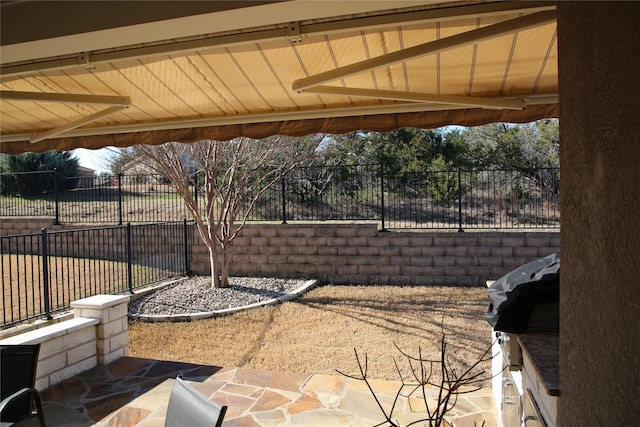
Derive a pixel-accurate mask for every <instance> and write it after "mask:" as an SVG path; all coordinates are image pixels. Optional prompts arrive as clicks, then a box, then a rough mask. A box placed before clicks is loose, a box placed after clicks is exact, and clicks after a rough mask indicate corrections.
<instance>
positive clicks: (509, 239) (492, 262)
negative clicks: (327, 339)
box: [191, 224, 560, 286]
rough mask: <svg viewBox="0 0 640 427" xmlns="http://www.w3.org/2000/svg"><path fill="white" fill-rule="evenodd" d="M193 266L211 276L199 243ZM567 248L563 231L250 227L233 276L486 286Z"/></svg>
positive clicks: (235, 251) (236, 252)
mask: <svg viewBox="0 0 640 427" xmlns="http://www.w3.org/2000/svg"><path fill="white" fill-rule="evenodd" d="M194 241H195V242H196V243H195V244H194V246H193V251H192V260H191V269H192V271H194V272H196V273H204V274H206V273H207V272H208V270H209V255H208V251H207V248H206V247H205V246H204V245H203V244H202V243H200V242H199V239H195V240H194ZM554 252H558V253H559V252H560V233H559V232H556V231H550V232H546V231H545V232H543V231H531V232H524V231H516V232H464V233H457V232H425V231H379V230H378V229H377V226H376V225H375V224H320V225H318V224H309V225H293V224H282V225H281V224H268V225H254V224H249V225H247V226H246V227H245V229H244V230H243V231H242V234H241V236H239V237H238V238H237V240H236V241H235V242H234V244H233V246H232V256H231V270H232V271H231V273H232V274H234V275H274V276H290V277H303V278H313V279H318V280H321V281H323V282H326V283H335V284H394V285H465V286H484V284H485V281H486V280H491V279H496V278H498V277H500V276H502V275H504V274H506V273H508V272H509V271H511V270H513V269H514V268H515V267H517V266H520V265H522V264H525V263H527V262H529V261H533V260H535V259H537V258H540V257H543V256H546V255H549V254H551V253H554Z"/></svg>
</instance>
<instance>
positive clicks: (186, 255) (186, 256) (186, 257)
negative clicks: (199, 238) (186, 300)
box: [182, 218, 191, 275]
mask: <svg viewBox="0 0 640 427" xmlns="http://www.w3.org/2000/svg"><path fill="white" fill-rule="evenodd" d="M182 233H183V239H182V241H183V243H184V272H185V274H187V275H190V274H191V270H190V269H189V236H188V235H187V233H188V229H187V218H185V219H184V220H183V227H182Z"/></svg>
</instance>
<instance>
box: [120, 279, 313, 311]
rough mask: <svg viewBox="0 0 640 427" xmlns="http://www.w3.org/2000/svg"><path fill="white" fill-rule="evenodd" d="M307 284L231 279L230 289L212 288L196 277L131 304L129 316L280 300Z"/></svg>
mask: <svg viewBox="0 0 640 427" xmlns="http://www.w3.org/2000/svg"><path fill="white" fill-rule="evenodd" d="M304 283H305V280H302V279H279V278H265V277H230V278H229V285H230V286H229V287H227V288H218V289H215V288H211V278H210V277H206V276H196V277H191V278H187V279H185V280H182V281H180V282H178V283H175V284H172V285H168V286H166V287H164V288H161V289H159V290H157V291H155V292H153V293H151V294H149V295H146V296H144V297H142V298H140V299H138V300H136V301H134V302H132V303H131V304H130V305H129V314H130V315H135V316H147V315H188V314H195V313H202V312H210V311H216V310H224V309H229V308H237V307H244V306H247V305H250V304H255V303H259V302H262V301H267V300H271V299H274V298H278V297H280V296H282V295H285V294H287V293H290V292H293V291H294V290H296V289H298V288H299V287H301V286H302V285H303V284H304Z"/></svg>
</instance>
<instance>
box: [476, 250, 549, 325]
mask: <svg viewBox="0 0 640 427" xmlns="http://www.w3.org/2000/svg"><path fill="white" fill-rule="evenodd" d="M487 294H488V296H489V300H490V304H489V309H488V310H487V321H488V322H489V323H490V324H491V326H493V328H494V329H495V330H496V331H504V332H511V333H523V332H526V331H533V330H546V331H548V330H555V331H557V330H558V329H559V323H560V322H559V321H560V256H559V255H558V254H551V255H549V256H546V257H544V258H541V259H538V260H536V261H532V262H530V263H528V264H525V265H522V266H520V267H518V268H516V269H515V270H513V271H511V272H509V273H508V274H506V275H504V276H502V277H501V278H499V279H498V280H496V282H495V283H494V284H493V285H491V286H490V287H489V289H488V290H487Z"/></svg>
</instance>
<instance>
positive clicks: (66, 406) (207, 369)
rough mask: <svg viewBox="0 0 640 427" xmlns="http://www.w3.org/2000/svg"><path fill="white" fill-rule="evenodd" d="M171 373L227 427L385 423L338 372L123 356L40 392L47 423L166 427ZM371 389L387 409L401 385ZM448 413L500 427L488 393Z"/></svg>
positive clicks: (399, 405) (416, 405) (400, 419)
mask: <svg viewBox="0 0 640 427" xmlns="http://www.w3.org/2000/svg"><path fill="white" fill-rule="evenodd" d="M176 375H180V376H181V377H182V378H183V379H185V380H186V381H187V382H188V383H189V384H191V385H192V386H193V387H194V388H196V389H197V390H199V391H200V392H201V393H203V394H204V395H205V396H208V397H209V398H210V399H211V400H213V401H215V402H217V403H218V404H220V405H227V406H228V410H227V415H226V417H225V421H224V423H223V426H224V427H251V426H349V427H360V426H363V427H364V426H375V425H378V424H381V423H383V422H384V421H385V417H384V415H383V412H382V410H381V409H380V408H379V406H378V403H376V401H375V399H374V398H373V396H372V394H371V392H370V391H369V390H368V388H367V386H366V384H365V383H364V382H363V381H358V380H355V379H351V378H346V377H344V376H341V375H319V374H298V373H287V372H272V371H256V370H251V369H243V368H233V369H230V368H220V367H216V366H204V365H195V364H188V363H178V362H166V361H158V360H150V359H139V358H132V357H124V358H122V359H119V360H117V361H115V362H113V363H111V364H110V365H108V366H98V367H96V368H93V369H91V370H89V371H87V372H84V373H82V374H80V375H78V376H76V377H73V378H71V379H69V380H66V381H63V382H62V383H60V384H58V385H56V386H54V387H51V388H49V389H47V390H45V391H43V393H42V394H43V398H44V401H45V414H46V417H47V422H48V425H49V426H50V427H56V426H68V427H84V426H90V425H96V426H100V427H133V426H136V427H156V426H157V427H160V426H163V424H164V417H165V414H166V409H167V403H168V401H169V394H170V392H171V387H172V386H173V382H174V380H175V377H176ZM372 384H373V387H374V390H375V392H376V396H377V397H378V400H379V402H380V404H381V405H382V407H383V408H385V411H387V412H389V411H390V409H391V408H392V406H393V402H394V399H395V396H396V392H397V390H398V388H399V387H400V384H399V383H398V382H394V381H380V380H376V381H372ZM427 394H428V395H430V394H432V393H431V392H429V393H427ZM431 401H432V400H431ZM424 409H425V404H424V401H423V399H422V398H420V396H417V395H414V396H412V397H411V398H400V399H399V400H398V401H397V402H396V404H395V407H394V410H393V415H392V419H393V420H395V421H397V423H398V424H399V425H407V424H409V423H410V422H412V421H416V420H419V419H422V418H424V417H425V415H426V412H425V411H424ZM450 414H451V417H450V419H451V420H452V421H454V423H455V426H456V427H474V426H477V427H480V426H481V425H482V422H483V421H484V422H485V426H486V427H492V426H498V425H499V424H498V422H497V415H496V409H495V403H494V400H493V395H492V392H491V389H488V388H487V389H482V390H479V391H475V392H473V393H468V394H462V395H460V396H459V398H458V401H457V404H456V406H455V407H454V409H453V410H452V411H451V413H450ZM474 423H475V424H474ZM383 425H385V424H383ZM386 425H388V424H386ZM416 425H425V424H424V423H420V424H416Z"/></svg>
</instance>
